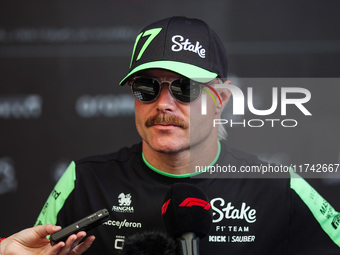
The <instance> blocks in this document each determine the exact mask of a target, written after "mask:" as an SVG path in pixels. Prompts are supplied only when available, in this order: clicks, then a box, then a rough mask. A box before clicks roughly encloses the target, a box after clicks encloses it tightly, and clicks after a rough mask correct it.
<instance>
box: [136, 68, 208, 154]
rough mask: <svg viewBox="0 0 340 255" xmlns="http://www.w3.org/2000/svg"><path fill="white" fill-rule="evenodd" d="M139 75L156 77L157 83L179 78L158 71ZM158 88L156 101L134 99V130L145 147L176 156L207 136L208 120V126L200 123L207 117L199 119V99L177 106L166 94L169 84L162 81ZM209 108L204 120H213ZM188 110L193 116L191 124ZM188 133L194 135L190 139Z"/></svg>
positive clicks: (175, 75)
mask: <svg viewBox="0 0 340 255" xmlns="http://www.w3.org/2000/svg"><path fill="white" fill-rule="evenodd" d="M139 75H140V76H146V77H152V78H157V79H158V80H159V81H163V80H174V79H176V78H181V76H180V75H178V74H176V73H174V72H170V71H166V70H161V69H150V70H145V71H143V72H142V73H140V74H139ZM162 85H163V87H162V90H161V92H160V95H159V97H158V99H157V100H156V101H153V102H151V103H143V102H140V101H138V100H137V99H135V120H136V127H137V130H138V132H139V134H140V136H141V137H142V139H143V142H144V143H145V145H146V146H150V147H151V149H153V150H155V151H157V152H161V153H178V152H181V151H184V150H189V149H190V144H191V145H192V144H193V143H194V144H197V143H199V142H200V141H201V140H202V139H205V138H206V136H208V135H209V134H210V133H211V129H212V125H210V123H212V120H211V121H209V125H208V123H205V122H206V121H204V120H203V118H204V119H205V120H206V119H207V116H204V117H202V116H201V114H200V110H201V101H200V98H199V99H198V100H196V101H194V102H192V103H180V102H178V101H176V100H175V99H174V98H173V97H172V95H171V94H170V91H169V84H167V83H166V82H164V83H163V84H162ZM213 106H214V105H211V104H208V114H207V115H208V116H209V117H208V118H214V109H213ZM190 111H192V112H193V113H195V118H194V121H191V122H192V123H190ZM209 113H210V114H209ZM211 113H212V114H211ZM196 117H197V118H196ZM192 120H193V118H192ZM190 131H191V132H193V133H195V136H192V137H191V136H190ZM196 133H197V134H196ZM190 142H191V143H190Z"/></svg>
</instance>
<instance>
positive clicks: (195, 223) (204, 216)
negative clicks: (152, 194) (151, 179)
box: [162, 183, 212, 238]
mask: <svg viewBox="0 0 340 255" xmlns="http://www.w3.org/2000/svg"><path fill="white" fill-rule="evenodd" d="M209 201H210V200H209V198H208V196H207V194H205V192H203V191H202V190H201V189H200V188H198V187H196V186H194V185H192V184H188V183H176V184H174V185H173V186H172V187H171V188H170V190H169V191H168V192H167V194H166V195H165V198H164V204H163V207H162V215H163V221H164V223H165V226H166V229H167V231H168V233H169V234H170V235H171V236H173V237H175V238H176V237H179V236H180V235H182V234H184V233H191V232H193V233H195V234H196V235H197V236H198V237H200V238H203V237H205V236H206V235H207V234H208V233H209V230H210V227H211V224H212V210H211V206H210V203H209Z"/></svg>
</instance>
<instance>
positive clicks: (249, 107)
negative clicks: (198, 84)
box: [201, 82, 312, 128]
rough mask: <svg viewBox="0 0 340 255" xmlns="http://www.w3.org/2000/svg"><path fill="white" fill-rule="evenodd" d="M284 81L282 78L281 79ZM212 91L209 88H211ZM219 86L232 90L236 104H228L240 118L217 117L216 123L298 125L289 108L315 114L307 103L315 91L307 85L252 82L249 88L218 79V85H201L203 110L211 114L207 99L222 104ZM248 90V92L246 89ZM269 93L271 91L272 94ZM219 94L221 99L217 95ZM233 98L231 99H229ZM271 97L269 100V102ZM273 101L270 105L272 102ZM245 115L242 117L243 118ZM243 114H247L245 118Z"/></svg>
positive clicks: (262, 125) (259, 125) (214, 123)
mask: <svg viewBox="0 0 340 255" xmlns="http://www.w3.org/2000/svg"><path fill="white" fill-rule="evenodd" d="M278 84H280V82H278ZM208 88H209V90H210V91H211V92H210V91H209V90H208ZM219 89H227V90H229V91H230V94H231V95H230V97H231V98H232V104H231V106H230V102H229V103H228V104H227V106H226V107H232V115H233V116H237V117H238V118H237V119H226V118H220V119H214V120H213V123H212V125H213V127H216V126H218V125H228V126H230V127H251V128H253V127H257V128H258V127H264V126H270V127H276V126H282V127H285V128H286V127H296V126H297V125H298V124H299V123H298V120H297V119H295V118H290V117H288V116H289V111H294V112H295V115H296V112H299V113H300V115H301V114H302V116H312V113H311V112H310V111H309V110H308V108H307V106H306V104H307V103H308V102H309V101H310V100H311V92H310V91H309V90H308V89H306V88H303V87H286V86H285V87H273V86H265V88H260V89H259V88H258V87H257V86H256V88H255V89H254V87H253V86H250V87H249V86H248V87H246V88H244V87H239V86H236V85H232V84H225V83H216V84H215V85H213V87H212V86H210V85H205V86H204V88H201V90H202V91H204V92H206V93H202V100H201V114H202V115H207V100H208V98H209V97H210V98H211V99H212V100H213V101H214V103H215V105H216V106H217V105H218V104H222V100H221V97H220V94H219V93H218V92H217V91H218V90H219ZM263 89H264V90H265V93H264V95H265V96H262V97H259V96H256V95H255V92H254V91H256V90H258V91H257V92H258V93H261V91H262V90H263ZM244 91H245V92H244ZM268 93H269V94H268ZM215 97H217V99H218V100H216V99H215ZM229 101H230V100H229ZM264 101H266V104H267V106H261V107H262V108H260V107H258V106H257V105H261V104H262V102H264ZM268 101H269V102H268ZM268 103H269V106H268ZM246 111H247V112H249V114H252V116H255V117H254V118H251V119H246V118H245V116H246V114H247V112H246ZM240 117H241V118H240ZM242 117H243V118H242Z"/></svg>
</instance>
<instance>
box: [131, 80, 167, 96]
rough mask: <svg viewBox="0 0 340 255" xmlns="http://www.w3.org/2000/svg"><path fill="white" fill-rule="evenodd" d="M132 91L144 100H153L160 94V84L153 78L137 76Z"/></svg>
mask: <svg viewBox="0 0 340 255" xmlns="http://www.w3.org/2000/svg"><path fill="white" fill-rule="evenodd" d="M131 86H132V91H133V94H134V95H135V97H136V98H137V99H138V100H140V101H142V102H151V101H153V100H155V99H156V98H157V96H158V94H159V90H160V84H159V83H158V81H156V80H154V79H151V78H143V77H141V78H137V79H135V80H134V81H133V82H132V84H131Z"/></svg>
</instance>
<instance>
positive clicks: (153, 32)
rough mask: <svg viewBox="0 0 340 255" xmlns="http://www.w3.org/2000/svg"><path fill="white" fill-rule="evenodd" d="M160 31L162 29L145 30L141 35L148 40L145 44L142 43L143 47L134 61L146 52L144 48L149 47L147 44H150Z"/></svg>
mask: <svg viewBox="0 0 340 255" xmlns="http://www.w3.org/2000/svg"><path fill="white" fill-rule="evenodd" d="M161 31H162V28H154V29H150V30H147V31H145V32H144V33H143V37H144V36H149V38H148V39H147V40H146V42H145V43H144V45H143V47H142V48H141V50H140V52H139V54H138V56H137V58H136V61H138V60H139V59H140V58H141V57H142V55H143V53H144V51H145V50H146V48H147V47H148V46H149V44H150V43H151V42H152V40H153V39H155V37H156V36H157V35H158V34H159V32H161Z"/></svg>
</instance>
